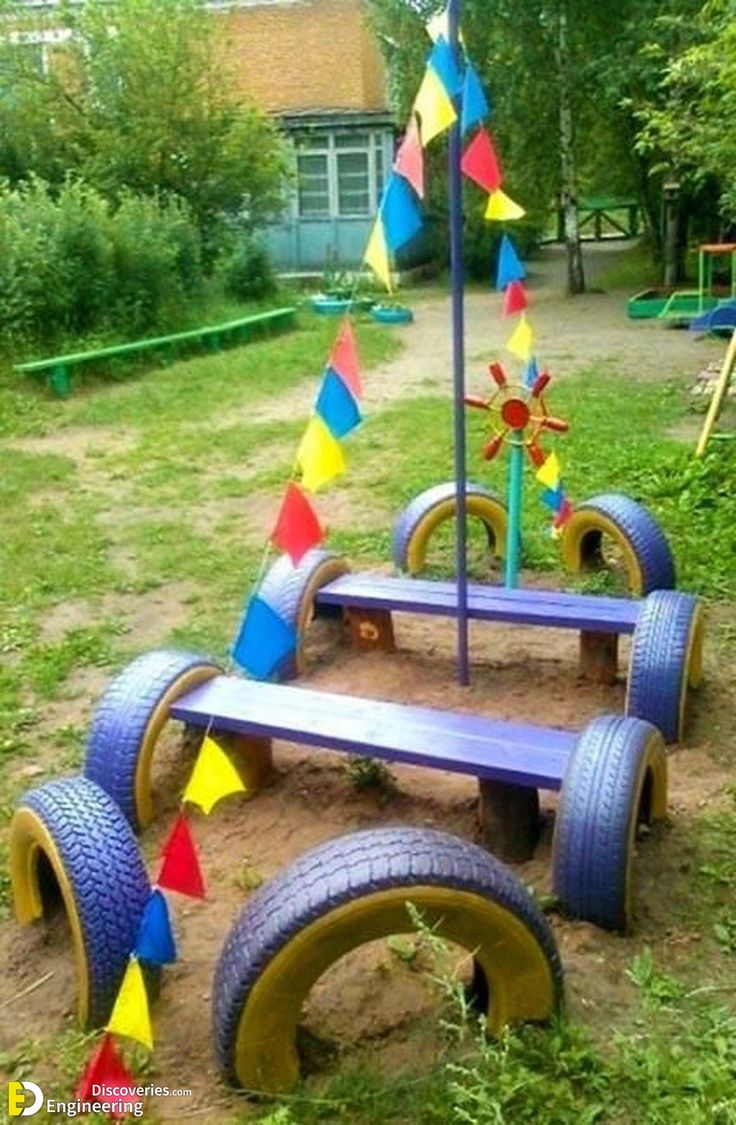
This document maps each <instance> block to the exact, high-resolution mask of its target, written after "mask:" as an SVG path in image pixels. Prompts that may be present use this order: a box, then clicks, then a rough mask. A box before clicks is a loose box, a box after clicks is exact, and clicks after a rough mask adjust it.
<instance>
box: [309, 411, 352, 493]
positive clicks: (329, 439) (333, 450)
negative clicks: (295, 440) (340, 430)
mask: <svg viewBox="0 0 736 1125" xmlns="http://www.w3.org/2000/svg"><path fill="white" fill-rule="evenodd" d="M297 461H298V463H299V467H300V468H301V470H302V488H306V490H307V492H316V491H317V490H318V489H320V488H321V487H322V485H323V484H329V482H330V481H331V480H334V479H335V477H339V476H340V474H341V473H344V472H345V455H344V454H343V451H342V446H341V445H340V443H339V442H338V441H337V439H336V438H335V437H334V436H333V434H332V433H331V432H330V430H329V429H328V428H327V426H326V425H325V423H324V422H323V421H322V419H321V418H320V417H319V416H318V415H317V414H315V415H314V416H313V417H312V418H310V420H309V425H308V426H307V428H306V430H305V431H304V437H303V438H302V440H301V444H300V446H299V452H298V453H297Z"/></svg>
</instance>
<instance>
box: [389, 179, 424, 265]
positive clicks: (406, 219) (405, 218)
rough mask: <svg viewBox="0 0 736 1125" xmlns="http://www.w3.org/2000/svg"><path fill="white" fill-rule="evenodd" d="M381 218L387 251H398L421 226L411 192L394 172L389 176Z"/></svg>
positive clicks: (418, 211) (418, 212)
mask: <svg viewBox="0 0 736 1125" xmlns="http://www.w3.org/2000/svg"><path fill="white" fill-rule="evenodd" d="M381 217H382V219H383V229H384V231H385V233H386V245H387V246H388V248H389V250H398V249H399V247H400V246H403V245H404V243H405V242H408V241H409V240H410V239H411V238H413V237H414V235H415V234H416V233H417V231H418V230H419V229H420V228H421V225H422V213H421V211H420V210H419V208H418V206H417V203H416V199H415V197H414V193H413V191H412V190H411V188H410V187H409V185H408V183H407V182H406V180H405V179H404V177H403V176H397V175H396V173H395V172H392V174H391V178H390V180H389V181H388V186H387V188H386V194H385V195H384V197H383V202H382V204H381Z"/></svg>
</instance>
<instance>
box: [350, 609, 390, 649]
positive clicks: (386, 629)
mask: <svg viewBox="0 0 736 1125" xmlns="http://www.w3.org/2000/svg"><path fill="white" fill-rule="evenodd" d="M346 617H347V623H348V628H349V630H350V641H351V644H352V645H353V647H354V648H357V649H358V650H359V651H360V652H373V651H375V652H395V651H396V641H395V639H394V623H393V620H392V618H391V613H390V611H389V610H387V609H348V610H347V612H346Z"/></svg>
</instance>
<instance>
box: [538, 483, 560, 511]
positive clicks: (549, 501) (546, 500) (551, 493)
mask: <svg viewBox="0 0 736 1125" xmlns="http://www.w3.org/2000/svg"><path fill="white" fill-rule="evenodd" d="M564 499H565V493H564V492H563V490H562V487H560V488H545V490H544V492H543V493H542V503H543V504H546V505H547V507H548V508H551V509H552V511H553V512H559V510H560V508H561V507H562V501H563V500H564Z"/></svg>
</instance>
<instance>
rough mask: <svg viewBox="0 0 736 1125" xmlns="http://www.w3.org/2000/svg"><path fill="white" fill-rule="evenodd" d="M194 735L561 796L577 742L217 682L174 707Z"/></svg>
mask: <svg viewBox="0 0 736 1125" xmlns="http://www.w3.org/2000/svg"><path fill="white" fill-rule="evenodd" d="M171 716H172V718H174V719H179V720H180V721H182V722H185V723H189V724H191V725H193V726H197V727H210V726H211V727H212V729H213V730H215V731H217V730H223V731H230V732H235V733H237V734H245V735H251V736H267V737H272V738H282V739H287V740H289V741H292V742H297V743H303V744H305V745H307V746H319V747H323V748H325V749H328V750H346V751H349V752H353V753H363V754H368V755H369V756H370V757H374V758H385V759H388V760H389V761H394V762H404V763H407V764H409V765H416V766H425V767H430V768H434V769H442V770H450V771H452V772H454V773H464V774H471V775H472V776H473V777H478V778H486V779H492V780H496V781H501V782H505V783H507V784H511V785H525V786H529V787H535V788H540V789H559V788H560V785H561V783H562V778H563V776H564V773H565V769H566V766H567V761H568V758H569V756H570V753H571V751H572V748H573V746H574V745H575V742H576V739H577V735H575V734H574V733H573V732H571V731H560V730H551V729H549V728H547V727H537V726H532V725H530V724H529V725H526V724H520V723H507V722H501V721H498V720H493V719H486V718H483V717H482V716H478V715H467V714H461V713H459V712H453V711H439V710H436V709H434V708H429V707H414V706H409V705H406V704H402V703H386V702H383V701H376V700H372V699H363V698H357V697H355V696H351V695H337V694H334V693H330V692H317V691H313V690H310V689H308V688H302V687H299V686H296V687H295V686H288V687H287V686H284V685H283V684H264V683H257V682H254V681H252V680H245V679H241V678H239V677H237V676H216V677H215V678H214V679H212V680H209V681H208V682H207V683H205V684H202V685H200V686H199V687H197V688H195V689H194V690H193V691H190V692H187V693H186V695H183V696H181V697H180V698H179V699H178V700H176V702H175V703H174V704H173V706H172V708H171Z"/></svg>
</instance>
